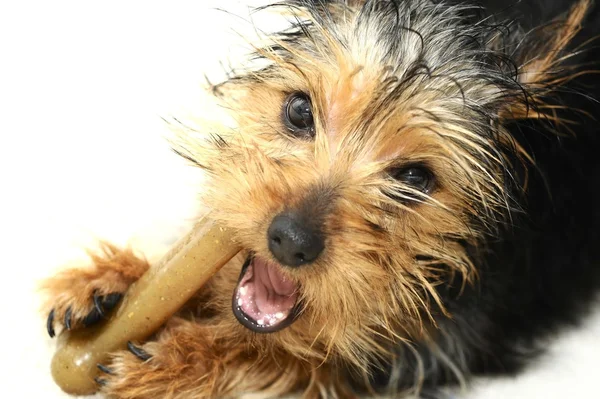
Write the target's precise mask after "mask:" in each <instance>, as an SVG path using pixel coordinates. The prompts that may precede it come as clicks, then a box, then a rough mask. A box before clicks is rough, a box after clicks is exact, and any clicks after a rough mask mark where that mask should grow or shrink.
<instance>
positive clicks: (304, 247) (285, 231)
mask: <svg viewBox="0 0 600 399" xmlns="http://www.w3.org/2000/svg"><path fill="white" fill-rule="evenodd" d="M267 237H268V240H269V250H270V251H271V253H272V254H273V256H275V258H276V259H277V260H278V261H279V262H280V263H282V264H284V265H287V266H293V267H297V266H300V265H304V264H307V263H311V262H314V261H315V260H316V259H317V258H318V257H319V255H320V254H321V252H322V251H323V248H325V242H324V240H323V236H322V234H321V232H320V231H319V229H317V228H314V227H312V226H309V225H308V224H307V223H305V222H304V221H303V220H302V218H301V217H300V216H298V215H297V214H295V213H291V212H287V213H280V214H279V215H277V216H275V218H274V219H273V221H272V222H271V226H269V230H268V232H267Z"/></svg>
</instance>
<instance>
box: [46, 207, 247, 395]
mask: <svg viewBox="0 0 600 399" xmlns="http://www.w3.org/2000/svg"><path fill="white" fill-rule="evenodd" d="M238 252H239V248H238V246H237V245H236V244H235V243H234V242H233V240H232V237H231V232H230V231H229V230H228V229H225V228H223V227H220V226H218V225H217V224H215V223H214V222H213V221H211V220H210V219H208V218H204V219H203V220H202V221H201V222H199V223H198V224H197V225H196V226H195V227H194V229H193V230H192V231H191V232H190V233H189V234H188V235H187V236H186V237H184V238H183V239H181V240H180V241H179V242H178V243H177V244H176V245H175V246H174V247H173V249H172V250H171V251H170V252H169V253H168V254H167V255H165V257H164V258H163V259H162V260H161V261H160V262H159V263H158V264H157V265H156V266H155V267H152V268H151V269H150V270H148V272H146V274H144V275H143V276H142V277H141V278H140V279H139V280H138V281H137V282H136V283H135V284H134V285H132V286H131V288H130V289H129V291H128V292H127V294H126V296H125V297H124V298H123V302H122V303H121V304H120V306H119V307H118V309H117V310H116V311H115V312H114V313H113V316H112V317H111V319H110V320H108V321H107V322H106V323H105V324H103V325H101V326H98V327H96V328H92V329H86V330H75V331H65V332H64V333H62V334H61V336H60V337H59V341H58V348H57V352H56V354H55V355H54V358H53V359H52V366H51V369H52V377H53V378H54V381H55V382H56V383H57V384H58V385H59V386H60V387H61V388H62V389H63V390H64V391H65V392H67V393H70V394H74V395H87V394H92V393H94V392H95V391H96V390H97V384H96V383H95V381H94V377H95V376H96V375H97V373H98V369H97V367H96V365H97V364H98V363H104V362H106V360H107V359H108V355H109V354H110V353H111V352H114V351H116V350H119V349H125V348H126V346H127V342H128V341H136V340H143V339H145V338H147V337H148V336H150V335H151V334H152V333H154V332H155V331H156V330H157V329H158V328H159V327H160V326H162V325H163V324H164V323H165V322H166V321H167V319H169V317H171V316H172V315H173V314H174V313H175V312H177V310H179V309H180V308H181V307H182V306H183V305H184V304H185V303H186V302H187V301H188V300H189V299H190V298H191V297H192V296H193V295H194V293H195V292H197V291H198V290H199V289H200V288H201V287H202V286H203V285H204V284H205V283H206V282H207V281H208V280H209V279H210V277H211V276H212V275H213V274H215V273H216V272H217V271H218V270H219V269H220V268H221V267H222V266H223V265H225V264H226V263H227V262H228V261H229V260H231V259H232V258H233V257H234V256H235V255H236V254H237V253H238Z"/></svg>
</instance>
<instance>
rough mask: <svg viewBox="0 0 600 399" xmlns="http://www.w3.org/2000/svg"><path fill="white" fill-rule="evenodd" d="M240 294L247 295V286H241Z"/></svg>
mask: <svg viewBox="0 0 600 399" xmlns="http://www.w3.org/2000/svg"><path fill="white" fill-rule="evenodd" d="M240 294H242V295H246V287H240Z"/></svg>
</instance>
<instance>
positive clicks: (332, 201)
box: [47, 0, 600, 398]
mask: <svg viewBox="0 0 600 399" xmlns="http://www.w3.org/2000/svg"><path fill="white" fill-rule="evenodd" d="M364 3H365V2H364V1H358V0H357V1H346V2H344V1H289V2H287V3H286V4H287V6H284V9H287V10H288V11H289V10H291V11H292V13H293V14H294V15H297V16H298V18H299V20H303V21H309V22H298V24H297V25H296V27H295V28H293V29H292V30H291V31H287V32H285V33H284V34H282V35H280V36H276V37H275V38H274V39H273V42H274V44H272V45H270V46H267V47H265V48H262V49H260V50H258V54H259V56H261V57H262V58H264V59H266V60H267V61H269V66H267V67H265V68H264V69H261V70H259V71H254V72H250V73H248V74H244V75H242V76H237V77H235V78H233V79H231V80H230V81H228V82H225V83H224V84H222V85H218V86H215V87H214V90H215V93H217V94H218V95H219V96H220V97H221V98H222V99H223V101H224V102H225V103H226V104H227V106H228V107H231V108H232V110H233V114H234V116H235V117H236V118H237V123H238V126H237V128H235V129H224V128H223V129H221V130H219V131H212V130H211V131H207V132H206V133H198V132H197V131H192V130H191V129H186V128H182V129H181V130H182V133H181V134H180V136H179V140H178V142H177V143H176V144H175V146H176V151H178V152H179V153H180V154H181V155H182V156H184V157H185V158H186V159H188V160H190V161H191V162H192V163H194V164H196V165H197V166H199V167H202V168H204V169H205V170H207V172H208V175H209V177H211V179H210V182H209V183H208V187H207V188H206V195H205V198H204V201H205V202H206V204H207V205H208V206H210V207H211V208H213V210H214V217H215V218H217V219H218V220H219V221H220V222H222V223H224V224H227V225H229V226H231V227H233V228H234V229H235V230H236V231H237V236H238V237H237V238H238V239H239V241H240V242H241V243H242V244H243V246H244V248H245V251H243V253H244V254H243V256H241V257H240V258H236V259H234V260H233V261H232V262H230V263H229V264H228V265H227V266H225V267H224V269H223V270H222V271H221V272H219V273H218V274H217V275H216V276H215V277H214V278H213V280H212V281H211V283H210V286H209V287H208V288H207V289H206V290H205V291H203V292H201V293H199V294H198V296H197V298H195V300H194V301H193V303H191V304H190V307H188V308H186V310H184V311H182V313H181V314H180V315H179V316H178V317H174V318H173V320H171V321H170V322H169V323H168V324H167V325H166V326H165V327H164V329H163V330H162V331H161V332H160V333H159V334H158V336H157V337H156V339H155V340H153V341H151V342H149V343H147V344H145V345H144V346H143V349H142V350H140V349H139V348H135V347H132V348H133V352H134V353H129V352H119V353H117V354H115V356H114V359H113V362H112V364H110V365H107V366H108V369H106V368H105V369H104V371H108V372H109V373H107V374H106V375H105V376H103V377H102V378H101V379H100V380H99V382H100V383H102V384H103V390H104V391H105V392H106V393H107V394H108V395H110V396H114V397H118V398H157V397H174V398H175V397H177V398H192V397H194V398H195V397H198V398H200V397H202V398H203V397H229V396H239V395H242V394H246V393H258V395H259V397H277V396H281V395H285V394H288V393H293V392H300V393H303V394H304V395H305V396H306V397H340V398H341V397H351V396H355V395H360V394H372V393H374V392H380V393H389V394H391V395H392V396H393V395H399V394H401V393H403V394H416V395H421V396H424V397H426V396H433V397H435V396H438V395H441V393H440V389H441V388H442V387H444V386H446V385H448V384H451V385H453V384H457V383H463V382H465V381H467V380H468V377H469V376H471V375H478V374H501V373H514V372H517V371H518V370H520V369H521V367H522V366H524V365H526V364H527V362H528V361H529V360H530V359H532V358H533V357H534V356H535V354H536V353H537V352H538V350H540V349H541V348H540V347H539V345H538V344H539V342H540V340H543V339H545V338H547V337H548V336H549V334H550V333H554V332H556V331H558V330H559V328H560V327H563V326H565V325H570V324H573V323H576V322H578V321H579V320H580V318H581V316H582V315H584V314H585V312H586V311H587V310H588V308H589V306H590V305H591V304H592V303H593V299H594V296H595V294H596V291H597V289H598V288H599V287H600V267H599V266H600V255H598V252H597V249H596V245H597V244H599V243H600V233H599V227H600V210H598V208H597V206H596V205H597V204H598V203H600V188H598V187H597V185H596V184H595V183H596V181H598V180H599V179H600V160H599V158H598V157H597V155H596V154H597V152H598V150H600V136H599V134H598V133H599V132H598V125H597V122H596V121H595V119H594V118H593V116H597V115H599V114H600V113H599V112H598V111H600V107H599V106H598V104H597V102H596V101H595V98H599V97H600V87H599V86H597V85H596V86H595V85H594V81H595V77H594V75H593V73H591V72H593V70H594V69H595V68H596V65H595V62H597V60H598V59H599V56H600V52H599V51H598V50H596V49H594V46H593V44H590V42H589V41H590V40H591V39H593V37H594V36H595V35H596V34H597V32H598V31H600V29H598V28H596V27H597V26H600V25H599V23H600V12H599V11H598V9H597V8H594V7H590V5H589V4H588V2H587V1H582V2H579V3H576V2H573V1H553V2H550V3H549V2H541V1H539V2H534V1H527V2H517V3H516V4H514V5H509V4H505V3H504V2H500V1H480V2H479V4H480V5H482V7H481V8H473V7H470V6H466V5H464V4H463V3H464V2H460V1H451V2H447V3H440V2H437V1H427V0H398V1H391V0H379V1H377V0H374V1H367V2H366V4H364ZM537 3H540V4H537ZM512 19H515V21H516V22H511V23H507V22H506V21H511V20H512ZM580 24H582V25H583V29H582V30H581V31H579V26H580ZM542 26H547V28H540V27H542ZM548 27H549V28H548ZM298 237H300V238H298ZM93 260H94V265H93V267H92V268H91V269H86V270H69V271H67V272H65V273H63V274H61V275H59V276H56V277H54V278H53V279H50V280H49V281H48V284H47V288H48V289H49V291H50V293H51V294H52V296H51V300H50V302H49V310H50V309H52V311H51V316H50V318H49V320H48V326H49V332H50V333H51V335H54V325H55V324H56V322H57V321H64V323H65V325H66V326H67V327H68V328H78V327H82V326H86V325H89V324H92V323H95V322H97V321H98V320H99V319H100V313H103V312H104V311H108V310H109V309H110V308H111V307H112V306H114V305H115V304H116V302H117V301H118V299H119V298H120V296H118V295H116V294H115V293H123V292H125V291H126V289H127V288H128V286H129V285H130V284H131V283H133V282H134V281H135V280H136V279H137V278H139V276H141V275H142V274H143V273H144V272H145V271H146V270H147V268H148V267H149V266H148V264H147V263H146V262H144V261H142V260H140V259H139V258H137V257H136V256H135V255H134V254H133V253H132V252H128V251H121V250H119V249H116V248H114V247H110V246H108V247H106V251H105V254H104V255H102V256H97V257H94V258H93ZM242 264H243V267H242ZM240 269H242V273H241V275H240ZM259 275H260V276H262V277H260V278H264V279H266V280H264V281H262V282H257V279H259ZM265 276H266V277H265ZM260 290H263V291H268V292H269V294H268V295H267V296H266V297H263V296H261V295H263V294H261V293H260V292H259V291H260ZM111 294H112V295H111ZM232 297H233V310H232ZM93 299H95V300H93ZM259 299H260V301H262V302H261V305H260V306H259V305H256V306H254V305H249V304H248V303H250V302H252V301H256V302H257V303H258V301H259ZM247 300H248V301H249V302H248V301H247ZM275 308H276V309H275ZM265 309H268V310H265ZM273 309H275V310H273ZM190 311H191V313H192V314H193V315H194V318H193V320H192V319H191V318H189V317H188V316H189V314H190ZM281 320H283V321H281ZM257 332H258V333H266V334H257ZM136 355H137V357H136ZM139 357H142V358H144V359H145V361H141V360H140V359H139Z"/></svg>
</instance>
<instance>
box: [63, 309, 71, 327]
mask: <svg viewBox="0 0 600 399" xmlns="http://www.w3.org/2000/svg"><path fill="white" fill-rule="evenodd" d="M72 312H73V310H72V309H71V307H70V306H69V308H68V309H67V311H66V312H65V320H64V323H65V327H66V328H67V330H70V329H71V313H72Z"/></svg>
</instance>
